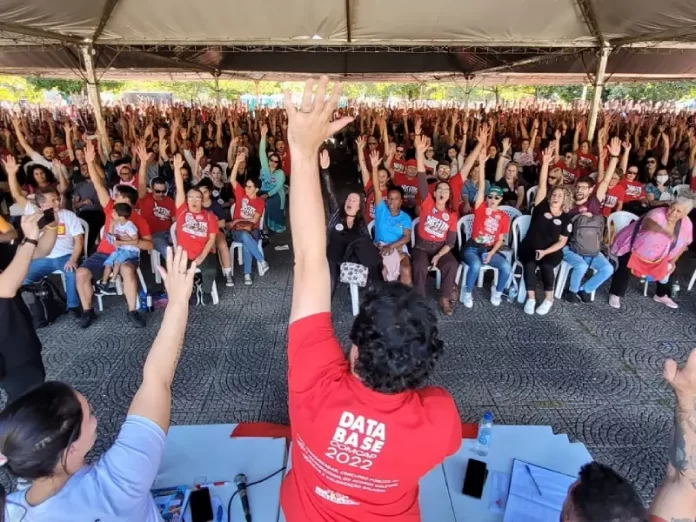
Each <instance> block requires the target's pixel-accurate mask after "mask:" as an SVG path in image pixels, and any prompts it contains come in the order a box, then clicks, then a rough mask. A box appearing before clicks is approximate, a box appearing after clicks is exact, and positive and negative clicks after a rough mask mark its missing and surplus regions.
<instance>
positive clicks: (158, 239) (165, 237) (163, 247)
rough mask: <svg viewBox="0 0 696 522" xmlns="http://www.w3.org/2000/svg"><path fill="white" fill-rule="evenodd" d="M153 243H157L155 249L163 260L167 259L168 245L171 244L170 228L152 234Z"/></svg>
mask: <svg viewBox="0 0 696 522" xmlns="http://www.w3.org/2000/svg"><path fill="white" fill-rule="evenodd" d="M152 243H153V244H154V245H155V250H156V251H157V252H159V253H160V255H161V256H162V260H166V259H167V247H168V246H169V230H164V231H162V232H155V233H154V234H152Z"/></svg>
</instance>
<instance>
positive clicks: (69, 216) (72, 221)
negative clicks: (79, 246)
mask: <svg viewBox="0 0 696 522" xmlns="http://www.w3.org/2000/svg"><path fill="white" fill-rule="evenodd" d="M36 208H37V206H36V205H35V204H34V203H31V202H27V206H26V207H25V208H24V214H25V215H31V214H34V213H35V212H36ZM84 233H85V230H84V229H83V228H82V223H80V218H78V217H77V216H76V215H75V213H74V212H71V211H69V210H65V209H62V210H59V211H58V237H56V244H55V245H54V246H53V250H51V253H50V254H48V255H47V256H46V257H48V258H50V259H54V258H56V257H63V256H68V255H70V254H72V251H73V247H74V246H75V236H79V235H80V234H82V235H84Z"/></svg>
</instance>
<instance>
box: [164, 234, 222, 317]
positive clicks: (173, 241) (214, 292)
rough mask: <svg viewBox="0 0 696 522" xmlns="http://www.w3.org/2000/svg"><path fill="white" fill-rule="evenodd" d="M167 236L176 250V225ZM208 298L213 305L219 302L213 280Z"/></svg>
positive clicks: (199, 271)
mask: <svg viewBox="0 0 696 522" xmlns="http://www.w3.org/2000/svg"><path fill="white" fill-rule="evenodd" d="M169 235H170V236H171V238H172V246H173V247H174V248H175V249H176V245H177V241H176V223H173V224H172V227H171V228H170V229H169ZM196 273H197V274H200V273H201V269H200V268H196ZM194 290H195V289H194ZM210 296H211V297H212V298H213V304H218V303H219V302H220V296H219V295H218V289H217V282H216V281H215V280H213V288H212V289H211V290H210Z"/></svg>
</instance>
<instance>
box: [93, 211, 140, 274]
mask: <svg viewBox="0 0 696 522" xmlns="http://www.w3.org/2000/svg"><path fill="white" fill-rule="evenodd" d="M131 212H132V208H131V206H130V205H128V204H126V203H116V204H115V205H114V213H113V219H112V221H111V228H110V230H109V231H108V234H107V236H106V240H107V241H109V242H110V243H112V244H115V242H116V241H134V242H136V243H137V241H138V239H139V237H138V228H137V227H136V226H135V224H134V223H133V222H132V221H130V219H129V218H130V216H131ZM139 256H140V249H139V248H138V246H137V244H133V245H118V246H116V250H114V251H113V253H111V254H110V255H109V257H107V258H106V261H104V275H103V276H102V281H101V286H102V287H109V286H111V285H110V284H109V283H112V284H113V283H114V282H115V281H116V278H117V277H118V275H119V272H120V271H121V265H122V264H123V263H125V262H127V261H134V260H137V259H138V257H139Z"/></svg>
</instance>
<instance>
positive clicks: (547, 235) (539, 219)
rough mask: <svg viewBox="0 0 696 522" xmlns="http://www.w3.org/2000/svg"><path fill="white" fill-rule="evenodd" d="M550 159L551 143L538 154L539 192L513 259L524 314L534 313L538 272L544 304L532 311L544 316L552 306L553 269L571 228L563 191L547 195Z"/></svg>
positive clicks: (558, 263)
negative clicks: (517, 269) (520, 280)
mask: <svg viewBox="0 0 696 522" xmlns="http://www.w3.org/2000/svg"><path fill="white" fill-rule="evenodd" d="M552 159H553V144H551V145H549V147H548V148H547V149H546V150H545V151H544V152H543V153H542V164H541V171H540V173H539V189H538V190H537V193H536V198H535V200H534V210H533V211H532V220H531V222H530V224H529V230H528V231H527V235H526V236H525V238H524V239H523V240H522V243H520V245H519V249H518V253H517V257H518V258H519V260H520V262H521V263H522V270H523V277H524V284H525V286H526V287H527V302H526V303H525V305H524V312H525V313H526V314H528V315H532V314H534V308H535V307H536V271H537V269H538V270H539V271H540V272H541V281H542V283H543V285H544V302H543V303H541V304H540V305H539V308H537V309H536V313H537V314H538V315H546V314H548V313H549V310H551V306H552V305H553V285H554V281H555V279H556V273H555V270H556V269H557V268H558V265H560V264H561V261H562V260H563V247H565V246H566V243H568V237H569V236H570V233H571V231H572V229H573V226H572V225H571V224H570V216H569V215H568V214H567V213H566V212H565V211H564V203H565V201H564V200H565V190H564V189H563V187H556V188H554V189H553V190H551V194H550V195H549V198H548V199H547V198H546V195H547V193H548V192H547V187H548V184H547V178H548V175H549V165H550V164H551V160H552Z"/></svg>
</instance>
